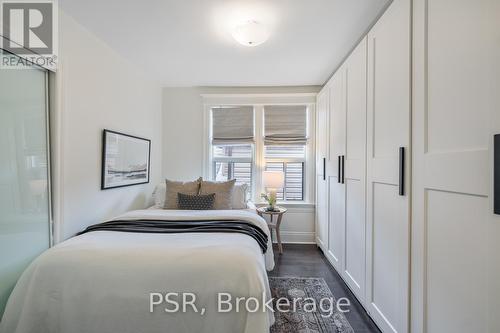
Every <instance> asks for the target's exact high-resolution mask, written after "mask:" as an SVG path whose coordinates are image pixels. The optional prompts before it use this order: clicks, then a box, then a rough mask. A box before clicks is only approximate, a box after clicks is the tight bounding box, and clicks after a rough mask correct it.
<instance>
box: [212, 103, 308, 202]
mask: <svg viewBox="0 0 500 333" xmlns="http://www.w3.org/2000/svg"><path fill="white" fill-rule="evenodd" d="M313 102H314V99H312V101H310V102H308V103H304V104H302V105H301V104H297V105H288V104H287V105H285V104H282V105H280V104H276V105H262V104H257V103H256V104H252V105H243V106H234V105H227V106H226V105H224V104H222V105H218V106H211V105H206V107H205V109H206V112H207V118H206V119H208V120H209V121H208V122H207V128H208V130H207V133H208V134H209V140H208V150H207V151H208V154H207V164H206V166H207V167H206V170H207V171H206V173H205V176H206V177H208V178H211V179H213V180H216V181H225V180H229V179H236V183H237V184H244V183H246V184H248V185H249V187H250V188H251V198H252V200H253V201H256V202H260V201H261V198H260V194H261V193H264V192H265V189H264V188H263V186H262V172H263V171H265V170H274V171H282V172H284V175H285V186H284V188H282V189H280V190H278V191H277V197H278V201H281V202H283V201H285V202H293V201H295V202H311V201H313V197H312V192H313V183H314V154H313V149H314V146H313V145H314V140H313V139H312V138H313V137H314V135H313V133H312V131H313V129H314V127H313V126H312V124H313V120H312V119H313V118H312V115H311V112H310V110H311V109H312V108H313V106H314V104H313Z"/></svg>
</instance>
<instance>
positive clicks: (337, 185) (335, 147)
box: [327, 67, 346, 272]
mask: <svg viewBox="0 0 500 333" xmlns="http://www.w3.org/2000/svg"><path fill="white" fill-rule="evenodd" d="M344 79H345V69H344V67H341V68H340V69H339V70H338V71H337V72H336V73H335V74H334V76H333V77H332V79H331V81H330V84H329V87H330V134H331V135H330V142H329V150H330V153H329V155H330V163H329V166H330V170H329V173H328V174H329V209H330V214H329V240H330V242H329V247H328V253H327V257H328V258H329V259H330V261H331V263H332V264H333V266H334V267H335V268H336V269H337V271H338V272H342V267H343V265H344V238H345V237H344V232H345V231H344V228H345V184H343V181H342V174H341V168H342V165H341V163H340V158H339V157H340V156H343V155H345V124H346V114H345V97H344V91H345V90H344ZM339 171H340V178H339Z"/></svg>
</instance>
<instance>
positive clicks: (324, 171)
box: [323, 157, 326, 180]
mask: <svg viewBox="0 0 500 333" xmlns="http://www.w3.org/2000/svg"><path fill="white" fill-rule="evenodd" d="M323 180H326V157H323Z"/></svg>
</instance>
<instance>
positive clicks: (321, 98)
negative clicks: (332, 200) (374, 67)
mask: <svg viewBox="0 0 500 333" xmlns="http://www.w3.org/2000/svg"><path fill="white" fill-rule="evenodd" d="M329 93H330V91H329V90H328V87H326V88H324V89H323V90H322V91H321V92H320V93H319V94H318V98H317V106H316V143H317V144H316V241H317V243H318V245H319V246H320V247H321V248H322V249H323V251H325V252H326V251H327V250H328V178H327V175H326V174H327V170H326V168H327V160H328V156H327V154H328V135H329V128H328V111H329V104H328V103H329Z"/></svg>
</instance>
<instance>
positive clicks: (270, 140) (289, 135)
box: [264, 105, 307, 146]
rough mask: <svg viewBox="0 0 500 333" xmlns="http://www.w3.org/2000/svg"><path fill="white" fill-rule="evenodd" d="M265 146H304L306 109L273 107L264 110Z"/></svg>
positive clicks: (285, 106) (296, 106)
mask: <svg viewBox="0 0 500 333" xmlns="http://www.w3.org/2000/svg"><path fill="white" fill-rule="evenodd" d="M264 122H265V124H264V126H265V137H264V143H265V145H268V146H269V145H305V144H306V143H307V107H306V106H305V105H274V106H266V107H265V108H264Z"/></svg>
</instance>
